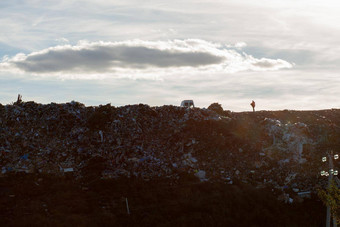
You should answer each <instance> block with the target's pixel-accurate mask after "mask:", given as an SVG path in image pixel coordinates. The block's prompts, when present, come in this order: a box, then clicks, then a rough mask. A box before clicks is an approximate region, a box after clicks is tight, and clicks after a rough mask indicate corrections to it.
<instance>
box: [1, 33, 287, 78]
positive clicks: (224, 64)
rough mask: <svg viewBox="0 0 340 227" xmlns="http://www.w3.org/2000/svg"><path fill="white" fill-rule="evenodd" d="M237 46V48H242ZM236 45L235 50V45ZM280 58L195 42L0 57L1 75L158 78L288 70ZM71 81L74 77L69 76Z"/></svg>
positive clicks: (103, 45)
mask: <svg viewBox="0 0 340 227" xmlns="http://www.w3.org/2000/svg"><path fill="white" fill-rule="evenodd" d="M244 45H245V44H243V43H241V44H238V46H244ZM235 46H236V45H235ZM291 67H292V64H291V63H289V62H287V61H284V60H281V59H267V58H261V59H257V58H255V57H253V56H251V55H247V54H246V53H239V52H237V51H235V50H233V49H230V48H227V47H225V46H223V45H221V44H218V43H212V42H208V41H205V40H199V39H187V40H173V41H142V40H132V41H122V42H102V41H100V42H88V41H80V42H78V44H76V45H74V46H72V45H59V46H55V47H50V48H47V49H43V50H41V51H37V52H32V53H30V54H22V53H20V54H17V55H15V56H14V57H12V58H9V57H6V58H3V60H2V62H1V63H0V70H2V71H10V70H15V71H21V72H24V73H32V74H40V75H44V74H70V75H71V74H75V75H77V74H78V75H93V74H100V73H103V74H119V75H121V74H127V73H137V74H139V73H141V74H143V73H144V74H145V73H149V74H152V73H157V72H158V73H159V70H163V71H164V73H166V71H169V70H170V71H171V72H175V73H176V72H183V71H187V70H190V72H191V73H195V72H200V71H202V70H203V71H211V72H229V73H231V72H238V71H247V70H253V71H269V70H279V69H284V68H291ZM73 77H74V75H73Z"/></svg>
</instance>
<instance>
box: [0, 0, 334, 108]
mask: <svg viewBox="0 0 340 227" xmlns="http://www.w3.org/2000/svg"><path fill="white" fill-rule="evenodd" d="M339 10H340V2H339V1H335V0H334V1H333V0H325V1H314V0H285V1H282V0H259V1H253V0H242V1H240V0H238V1H236V0H235V1H234V0H228V1H226V0H200V1H197V0H185V1H183V0H181V1H177V0H172V1H160V0H158V1H156V0H144V1H137V0H115V1H110V0H105V1H104V0H96V1H90V0H59V1H56V0H11V1H0V25H1V33H0V103H2V104H8V103H11V102H13V101H15V100H16V96H17V94H19V93H20V94H22V96H23V100H24V101H30V100H34V101H36V102H39V103H50V102H57V103H64V102H69V101H71V100H76V101H79V102H82V103H84V104H86V105H99V104H106V103H111V104H112V105H115V106H121V105H126V104H138V103H145V104H149V105H151V106H160V105H164V104H167V105H170V104H171V105H179V104H180V102H181V101H182V100H183V99H193V100H194V102H195V104H196V106H199V107H208V106H209V104H211V103H213V102H219V103H220V104H222V106H223V108H224V109H228V110H232V111H249V110H251V106H250V105H249V104H250V102H251V100H255V102H256V105H257V109H258V110H282V109H297V110H307V109H326V108H340V77H339V72H340V65H339V63H340V45H339V42H340V24H339V23H338V21H340V14H339Z"/></svg>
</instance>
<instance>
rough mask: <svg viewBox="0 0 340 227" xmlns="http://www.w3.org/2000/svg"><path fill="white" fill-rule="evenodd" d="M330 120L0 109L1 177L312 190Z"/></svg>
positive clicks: (27, 105) (170, 109)
mask: <svg viewBox="0 0 340 227" xmlns="http://www.w3.org/2000/svg"><path fill="white" fill-rule="evenodd" d="M328 114H329V115H330V117H329V119H326V117H325V118H323V117H321V118H320V113H318V112H313V111H312V112H298V111H296V112H291V111H290V112H289V111H288V112H287V111H281V112H277V113H275V112H256V113H231V114H228V117H227V116H220V115H219V114H217V113H215V112H214V111H211V110H208V109H200V108H191V109H190V108H189V109H188V108H183V107H177V106H161V107H150V106H148V105H143V104H139V105H127V106H122V107H114V106H111V105H110V104H107V105H101V106H98V107H92V106H90V107H86V106H84V105H83V104H81V103H79V102H75V101H72V102H70V103H65V104H56V103H51V104H47V105H42V104H38V103H35V102H20V103H14V104H11V105H5V106H3V105H1V104H0V168H1V175H2V176H5V175H7V174H9V173H11V172H25V173H46V174H54V175H65V174H72V175H74V176H76V177H78V178H82V177H85V176H87V175H89V174H90V175H91V174H97V175H98V177H100V178H118V177H138V178H143V179H145V180H149V179H151V178H155V177H166V178H170V179H173V180H174V181H176V180H178V179H179V177H180V176H181V173H189V174H193V175H195V176H197V177H198V178H199V179H200V180H201V181H224V182H226V183H229V184H233V183H235V182H237V181H241V182H244V183H249V184H252V185H255V186H257V187H267V186H269V187H272V188H276V189H283V188H289V189H292V190H293V191H294V192H298V191H306V190H312V189H313V188H314V187H315V185H316V184H318V183H320V180H321V178H320V177H319V171H320V168H321V165H322V163H321V162H320V157H321V156H322V155H323V154H322V153H321V152H320V151H318V146H319V145H320V146H321V144H323V145H327V143H329V142H327V141H326V140H325V139H324V137H322V136H321V135H323V132H327V133H328V134H327V133H326V134H327V135H332V136H333V137H336V136H337V135H338V134H340V133H339V129H338V126H337V125H338V121H336V120H334V121H332V120H331V119H339V115H340V111H338V110H329V112H328ZM305 115H306V116H308V117H306V116H305ZM287 116H290V117H289V121H288V120H287ZM292 116H294V119H293V117H292ZM299 116H300V117H299ZM317 119H321V120H317ZM324 134H325V133H324ZM332 136H331V137H332ZM325 141H326V142H325Z"/></svg>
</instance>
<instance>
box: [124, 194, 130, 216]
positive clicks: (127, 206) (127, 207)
mask: <svg viewBox="0 0 340 227" xmlns="http://www.w3.org/2000/svg"><path fill="white" fill-rule="evenodd" d="M125 202H126V211H127V213H128V215H130V209H129V202H128V199H127V198H125Z"/></svg>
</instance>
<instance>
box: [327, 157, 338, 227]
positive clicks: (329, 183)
mask: <svg viewBox="0 0 340 227" xmlns="http://www.w3.org/2000/svg"><path fill="white" fill-rule="evenodd" d="M332 156H333V152H331V154H328V160H329V161H328V163H329V170H328V172H329V176H328V188H329V187H330V185H331V182H332V179H333V173H331V172H330V170H331V169H333V160H332V158H333V157H332ZM335 222H336V221H335ZM330 226H331V207H330V206H329V205H328V206H327V217H326V227H330ZM333 226H334V217H333ZM335 226H336V225H335Z"/></svg>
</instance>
